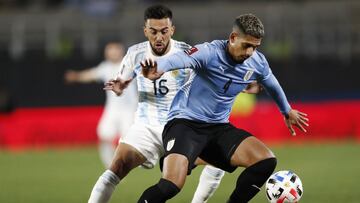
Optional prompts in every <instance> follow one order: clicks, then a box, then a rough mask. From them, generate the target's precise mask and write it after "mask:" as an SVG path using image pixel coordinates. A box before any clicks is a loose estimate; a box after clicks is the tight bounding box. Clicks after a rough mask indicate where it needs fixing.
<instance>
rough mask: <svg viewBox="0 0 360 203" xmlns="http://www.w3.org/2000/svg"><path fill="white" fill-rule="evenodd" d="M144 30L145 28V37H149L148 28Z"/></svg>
mask: <svg viewBox="0 0 360 203" xmlns="http://www.w3.org/2000/svg"><path fill="white" fill-rule="evenodd" d="M143 28H144V35H145V37H148V33H147V29H146V26H144V27H143Z"/></svg>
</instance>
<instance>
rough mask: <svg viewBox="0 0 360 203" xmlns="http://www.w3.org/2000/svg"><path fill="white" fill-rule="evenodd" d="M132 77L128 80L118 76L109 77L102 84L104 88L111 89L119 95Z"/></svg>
mask: <svg viewBox="0 0 360 203" xmlns="http://www.w3.org/2000/svg"><path fill="white" fill-rule="evenodd" d="M131 80H132V79H129V80H122V79H120V78H116V79H111V80H109V81H108V82H106V83H105V84H104V88H103V89H104V90H111V91H113V92H114V93H115V94H116V95H117V96H120V95H121V94H122V93H123V91H124V89H125V88H126V87H127V86H129V84H130V82H131Z"/></svg>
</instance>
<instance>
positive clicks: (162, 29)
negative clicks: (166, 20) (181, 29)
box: [149, 27, 169, 32]
mask: <svg viewBox="0 0 360 203" xmlns="http://www.w3.org/2000/svg"><path fill="white" fill-rule="evenodd" d="M149 29H151V30H155V31H157V32H158V31H164V30H166V29H169V27H164V28H161V29H155V28H153V27H149Z"/></svg>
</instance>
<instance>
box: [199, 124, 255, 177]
mask: <svg viewBox="0 0 360 203" xmlns="http://www.w3.org/2000/svg"><path fill="white" fill-rule="evenodd" d="M209 129H211V131H209V133H210V134H209V137H210V140H209V142H208V143H207V145H206V147H205V148H204V150H203V151H202V152H201V154H200V158H202V159H203V160H204V161H206V162H208V163H209V164H211V165H213V166H216V167H218V168H221V169H223V170H225V171H227V172H230V173H231V172H233V171H234V170H235V169H236V168H237V165H233V164H232V163H231V159H232V155H233V154H234V153H235V151H236V149H237V147H238V146H239V145H240V144H241V143H242V142H243V141H244V140H246V139H248V138H249V137H252V134H250V133H248V132H246V131H244V130H242V129H238V128H236V127H234V126H233V125H231V124H229V123H227V124H216V125H212V126H210V128H209Z"/></svg>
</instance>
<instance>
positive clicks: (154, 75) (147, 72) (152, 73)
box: [140, 59, 164, 80]
mask: <svg viewBox="0 0 360 203" xmlns="http://www.w3.org/2000/svg"><path fill="white" fill-rule="evenodd" d="M140 65H141V72H142V74H143V76H144V77H146V78H148V79H150V80H156V79H159V78H160V77H161V76H162V74H164V72H160V71H158V69H157V63H156V61H153V60H151V59H146V60H145V61H142V62H141V63H140Z"/></svg>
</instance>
